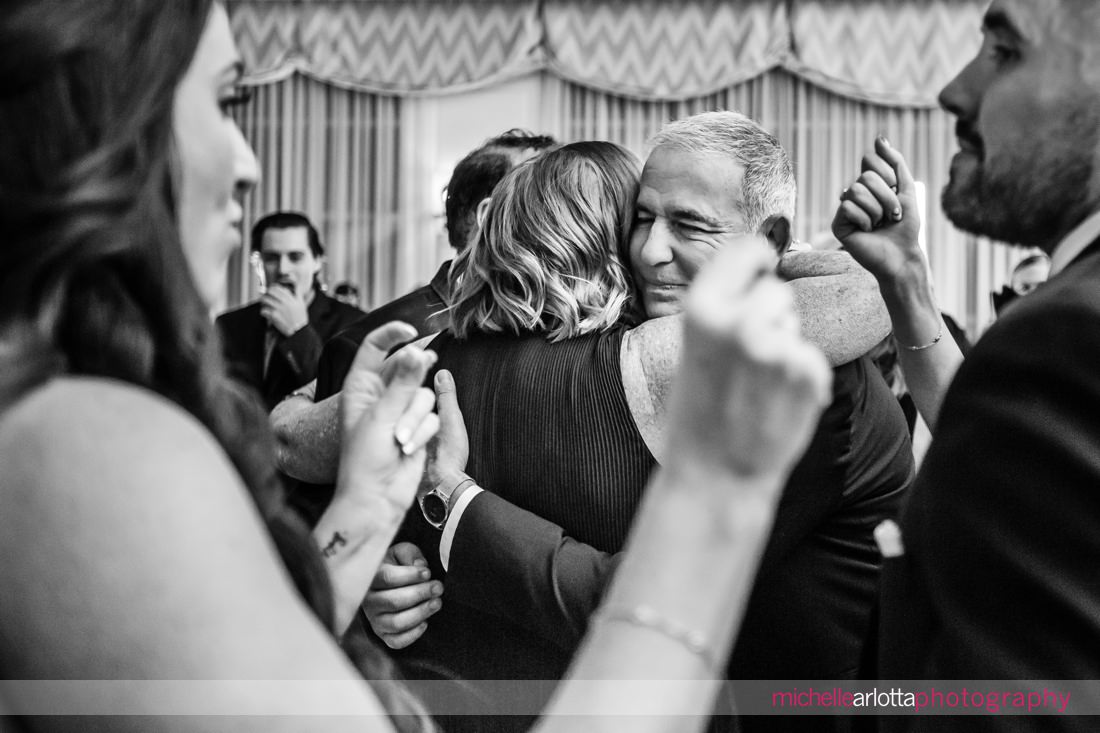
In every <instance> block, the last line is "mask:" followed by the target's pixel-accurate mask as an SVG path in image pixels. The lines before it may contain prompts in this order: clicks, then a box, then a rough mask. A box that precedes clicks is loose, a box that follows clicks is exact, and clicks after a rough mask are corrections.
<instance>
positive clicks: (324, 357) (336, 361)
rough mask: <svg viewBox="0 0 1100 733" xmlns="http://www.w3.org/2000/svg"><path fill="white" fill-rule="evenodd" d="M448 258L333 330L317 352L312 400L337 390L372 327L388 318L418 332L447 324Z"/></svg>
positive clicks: (428, 331) (423, 334) (423, 332)
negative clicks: (406, 289)
mask: <svg viewBox="0 0 1100 733" xmlns="http://www.w3.org/2000/svg"><path fill="white" fill-rule="evenodd" d="M450 271H451V261H450V260H447V261H446V262H444V263H443V264H442V265H441V266H440V268H439V270H438V271H437V272H436V273H435V275H434V276H433V277H432V280H431V282H429V283H428V284H427V285H424V286H422V287H419V288H417V289H416V290H413V291H412V292H410V293H406V294H405V295H402V296H401V297H400V298H398V299H397V300H391V301H390V302H389V303H386V304H385V305H382V306H379V307H378V308H375V309H374V310H372V311H371V312H370V314H369V315H366V316H363V317H362V318H360V319H359V320H357V321H355V322H354V323H352V324H350V325H349V326H348V327H347V328H346V329H344V330H343V331H341V332H340V333H338V334H336V335H335V336H334V337H333V338H332V339H331V340H329V342H328V343H327V344H325V348H324V351H322V352H321V358H320V360H319V361H318V364H317V391H316V393H315V395H314V400H316V401H317V402H320V401H321V400H323V399H325V398H326V397H331V396H332V395H334V394H336V393H337V392H339V391H340V390H341V389H342V388H343V386H344V379H346V378H347V376H348V370H349V369H351V363H352V361H353V360H354V359H355V352H357V351H358V350H359V345H360V344H362V343H363V339H365V338H366V337H367V334H369V333H370V332H371V331H373V330H374V329H376V328H378V327H379V326H384V325H385V324H387V323H389V322H390V321H404V322H405V323H407V324H409V325H410V326H412V327H413V328H415V329H416V332H417V333H418V334H420V335H421V336H427V335H429V334H432V333H435V332H437V331H442V330H443V329H444V328H445V327H446V326H447V314H446V313H445V312H444V311H445V309H446V308H447V273H449V272H450Z"/></svg>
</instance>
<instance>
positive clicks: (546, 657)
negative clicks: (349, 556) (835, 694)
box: [366, 112, 913, 731]
mask: <svg viewBox="0 0 1100 733" xmlns="http://www.w3.org/2000/svg"><path fill="white" fill-rule="evenodd" d="M653 146H654V147H653V151H652V153H651V154H650V156H649V158H648V161H647V162H646V165H645V168H644V171H643V173H642V177H641V186H640V191H639V194H638V198H637V215H636V223H635V227H634V230H633V232H632V234H631V241H630V247H629V255H630V263H631V267H632V270H633V274H634V277H635V281H636V285H637V288H638V291H639V293H640V297H641V300H642V303H643V305H644V307H645V311H646V315H647V316H648V317H650V318H652V319H656V320H651V321H649V322H647V323H646V324H643V325H642V326H640V327H638V328H637V329H635V330H634V331H632V332H631V333H630V334H628V337H627V338H626V339H624V346H623V349H622V355H621V359H622V363H621V367H622V374H623V386H624V389H625V391H626V397H627V401H628V402H629V403H630V407H631V414H632V415H633V416H634V419H635V422H636V424H637V429H638V431H639V433H640V434H641V435H642V436H643V438H646V443H647V444H649V445H653V444H656V445H658V446H659V445H661V443H662V441H661V431H662V423H663V419H662V418H663V416H662V415H660V414H659V413H658V410H657V409H656V408H654V406H653V402H655V401H658V400H653V399H651V396H652V395H653V394H659V393H660V390H661V388H662V385H661V384H655V383H654V379H658V380H659V379H660V378H659V377H654V376H653V375H663V374H669V373H672V372H673V371H674V368H675V367H674V365H675V362H676V360H677V358H678V352H679V340H678V338H677V335H678V331H676V329H675V328H670V329H669V330H668V338H667V339H666V340H665V341H664V342H663V343H662V342H660V341H656V342H655V341H654V339H652V338H644V339H643V338H631V336H633V335H634V334H636V333H639V332H642V331H645V332H646V333H647V334H650V333H651V332H652V331H653V330H660V329H659V326H660V325H662V324H664V325H667V324H675V323H676V322H677V321H678V319H676V318H664V316H675V315H676V314H678V313H680V312H681V310H682V300H683V298H684V296H685V294H686V291H687V286H688V284H689V283H690V282H691V280H692V279H693V278H694V277H695V275H696V273H697V271H698V269H699V267H700V266H701V265H702V264H703V263H705V262H707V261H708V260H709V259H710V258H711V257H712V256H713V255H714V254H715V253H716V252H717V251H719V250H721V249H723V248H725V247H731V246H741V243H742V242H743V241H745V240H744V235H745V234H747V233H752V234H759V235H762V236H763V237H766V238H767V239H768V240H769V241H770V242H771V243H772V245H773V246H774V248H775V251H776V253H777V262H779V255H782V254H784V253H786V252H787V250H788V248H789V246H790V244H791V220H792V217H793V213H794V206H795V183H794V178H793V173H792V169H791V164H790V161H789V160H788V158H787V155H786V153H785V151H784V150H783V149H782V147H781V146H780V145H779V144H778V142H777V141H776V140H775V138H774V137H772V136H771V135H769V134H768V133H767V132H766V131H764V130H763V129H762V128H760V126H759V125H757V124H756V123H755V122H753V121H752V120H750V119H749V118H747V117H745V116H743V115H740V114H736V113H733V112H716V113H707V114H703V115H697V116H695V117H691V118H688V119H685V120H681V121H678V122H674V123H671V124H670V125H668V126H667V127H666V128H665V129H664V130H662V131H661V133H659V134H658V135H657V136H656V137H655V138H654V140H653ZM815 257H816V256H813V255H812V256H810V257H807V258H800V256H798V255H788V256H787V258H784V259H785V265H786V266H788V267H790V266H795V265H799V261H800V259H804V260H805V262H809V263H820V262H821V260H818V259H815ZM832 257H839V258H845V257H846V255H832ZM781 269H782V268H781ZM822 280H823V281H824V282H823V283H821V289H822V291H826V290H829V289H830V288H831V289H832V294H831V295H829V296H828V297H823V292H817V293H815V292H813V288H812V287H811V288H810V289H808V290H807V289H805V288H803V289H802V290H801V291H796V292H798V293H799V294H798V295H796V297H798V298H800V299H803V300H802V304H801V310H802V312H803V313H809V314H810V315H812V316H816V317H815V318H809V319H806V320H807V321H809V322H810V323H811V324H813V325H812V326H811V328H812V329H818V330H819V332H818V333H817V334H816V335H815V334H813V333H811V334H809V337H810V340H811V341H813V340H815V339H817V340H818V343H821V340H826V341H827V340H828V339H827V336H826V335H825V334H826V333H827V330H828V328H829V327H830V319H831V318H832V317H835V318H836V319H841V318H842V316H843V315H844V309H845V304H844V301H845V299H846V297H847V296H848V295H849V293H848V292H847V291H845V290H844V289H839V290H838V289H837V288H836V286H835V284H829V283H828V278H822ZM799 282H802V281H799ZM830 298H831V300H830ZM811 302H813V303H817V304H818V305H817V308H818V309H819V312H816V313H815V312H814V311H813V307H812V306H810V305H808V304H809V303H811ZM821 303H827V305H825V306H822V305H820V304H821ZM853 307H854V306H853ZM822 310H824V311H828V316H826V314H824V313H822V312H820V311H822ZM853 315H854V317H855V318H861V317H863V316H864V315H866V313H865V312H863V311H859V312H855V313H853ZM871 320H874V318H873V317H872V318H871ZM654 326H658V328H657V329H654ZM856 330H858V329H856ZM874 336H875V335H874V334H870V335H869V337H870V338H874ZM831 345H832V346H833V347H834V348H833V349H832V350H833V351H834V353H835V351H836V349H835V347H836V344H835V343H834V344H831ZM858 353H860V352H859V351H858V350H857V351H856V352H855V353H852V354H849V355H848V358H849V359H851V358H852V357H853V356H856V355H857V354H858ZM841 360H843V357H842V359H841ZM835 361H836V360H835V359H834V363H835ZM834 372H835V377H834V401H833V403H832V405H831V406H830V408H829V409H828V410H827V411H826V413H825V415H824V416H823V418H822V421H821V423H820V425H819V426H818V430H817V433H816V435H815V437H814V440H813V442H812V444H811V446H810V448H809V450H808V452H807V454H806V456H805V457H804V458H803V459H802V461H801V462H800V463H799V464H798V465H797V467H796V468H795V469H794V472H793V473H792V475H791V477H790V480H789V482H788V484H787V488H786V491H785V494H784V497H783V499H782V501H781V503H780V506H779V509H778V514H777V516H776V520H775V530H774V532H773V535H772V537H771V540H770V541H769V544H768V546H767V548H766V550H765V553H764V557H763V560H762V566H761V570H760V573H759V576H758V580H757V583H756V585H755V587H754V590H753V593H752V597H751V598H750V601H749V605H748V609H747V611H746V614H745V619H744V623H743V625H742V630H741V634H740V636H739V639H738V642H737V644H736V646H735V648H734V650H733V654H732V659H731V660H730V663H729V667H728V670H727V672H726V673H727V674H728V675H729V676H730V677H731V678H733V679H745V678H756V679H836V678H842V677H848V676H851V675H853V674H854V671H855V669H856V667H857V666H858V661H859V657H860V652H861V649H862V644H863V640H864V637H865V635H866V633H867V627H868V620H869V616H870V609H871V606H872V604H873V597H874V593H875V588H876V583H877V578H878V570H879V557H878V551H877V549H876V547H875V544H874V541H873V538H872V530H873V528H874V526H875V525H876V524H877V523H878V522H880V521H881V520H882V519H883V518H886V517H890V516H893V515H894V514H895V513H896V511H897V509H898V505H899V502H900V500H901V497H902V495H903V493H904V490H905V488H906V487H907V486H908V483H909V480H910V478H911V475H912V470H913V465H912V455H911V452H910V445H909V441H908V433H907V430H906V427H905V421H904V418H903V417H902V415H901V412H900V409H899V408H898V405H897V402H896V400H894V398H893V396H892V395H891V393H890V392H889V390H888V388H887V387H886V385H885V384H884V383H883V381H882V379H881V377H880V375H879V374H878V372H877V370H875V369H874V368H873V367H872V366H871V365H870V363H869V362H868V360H867V359H866V358H856V359H854V360H851V361H847V363H844V364H842V365H840V366H837V367H836V368H835V370H834ZM632 373H634V374H640V375H641V378H640V380H637V381H640V382H641V383H643V384H645V385H646V387H647V389H641V390H632V389H631V382H632V381H636V380H631V379H628V377H629V376H630V375H631V374H632ZM466 378H467V379H470V378H472V377H466ZM459 381H461V380H459ZM462 394H463V391H462V389H461V388H460V389H459V393H458V395H457V398H458V400H461V398H462ZM440 410H441V418H442V419H443V422H444V433H445V439H444V442H443V445H442V446H441V449H440V451H439V457H438V459H437V461H436V462H435V464H434V466H433V468H432V476H431V479H432V483H433V485H434V487H435V494H436V498H434V499H433V500H432V506H433V508H432V513H431V516H429V515H428V511H429V510H428V508H427V505H425V509H424V511H425V518H426V519H427V520H428V521H427V522H422V523H421V527H420V529H419V530H418V531H416V532H414V533H413V534H411V535H408V536H409V537H410V538H415V539H416V541H417V542H418V544H419V545H420V546H421V547H422V548H423V549H424V550H425V551H427V552H428V556H429V560H430V561H431V565H432V566H433V568H434V569H435V570H436V573H437V574H438V572H439V571H440V570H444V571H446V572H447V576H446V586H447V592H446V600H445V602H443V603H442V610H440V611H438V613H437V614H436V615H435V617H434V618H433V619H432V620H431V623H430V624H428V623H427V621H426V619H427V618H428V617H429V616H431V615H432V614H433V613H435V609H437V608H439V606H440V602H441V599H439V598H435V597H433V595H432V592H431V591H432V585H433V584H431V583H429V584H424V585H417V584H416V583H415V582H410V584H409V585H404V586H402V585H401V584H400V583H396V582H391V581H393V580H394V579H396V578H398V577H400V576H401V573H402V571H403V570H404V569H403V568H402V567H401V564H400V563H398V562H394V563H393V564H392V565H391V566H390V568H389V572H390V573H391V575H390V576H389V577H388V578H387V577H384V575H383V576H380V577H379V581H378V583H377V584H376V589H378V590H377V592H375V593H373V594H372V595H371V596H370V597H368V600H367V604H366V607H367V609H368V615H369V617H370V621H371V624H372V627H373V628H374V630H375V632H376V633H378V634H379V635H380V636H381V637H382V638H383V639H384V640H386V641H387V643H390V645H391V646H394V647H402V646H408V645H409V644H412V642H413V641H414V640H416V639H417V637H420V636H421V634H424V638H423V639H422V640H420V641H418V642H416V643H415V644H412V646H411V647H410V648H407V649H405V650H404V653H403V656H404V657H405V658H406V659H408V660H415V661H417V662H420V663H428V664H429V666H431V667H432V668H439V667H440V666H442V667H448V668H450V671H451V672H453V673H457V674H458V675H459V676H461V677H464V678H467V679H475V680H476V679H495V678H496V677H495V676H499V675H501V674H509V675H515V676H521V677H527V678H534V679H546V678H548V676H550V675H556V676H560V674H561V673H563V672H564V671H565V668H564V666H563V665H564V664H565V663H567V661H568V658H569V653H570V651H571V650H572V649H573V648H575V646H576V644H577V643H579V641H580V639H581V636H582V635H583V633H584V630H585V628H586V625H587V624H588V620H589V615H590V614H591V612H592V611H594V610H595V608H596V605H597V604H598V602H599V599H600V597H601V594H602V592H603V589H604V588H605V587H606V585H607V583H608V582H609V579H610V577H611V575H612V573H613V572H614V569H615V567H616V565H617V561H618V555H616V554H608V553H604V552H600V551H598V550H596V549H595V548H593V547H591V546H588V545H585V544H582V543H580V542H577V541H575V540H573V539H571V538H570V529H569V527H563V526H558V525H555V524H553V523H551V522H549V521H547V520H545V519H543V518H542V517H540V516H536V515H535V514H534V513H532V512H529V511H527V510H525V509H524V508H523V507H521V506H517V505H516V504H514V503H511V502H509V501H508V500H507V499H508V497H509V496H510V495H511V494H512V492H511V491H510V487H509V486H508V485H507V484H506V482H502V481H501V479H500V477H499V474H500V470H498V467H495V466H494V464H493V462H492V461H486V460H484V458H482V459H481V460H479V462H478V465H479V466H480V468H479V469H478V472H479V473H482V475H477V476H475V478H477V480H478V481H480V482H481V484H482V486H484V487H486V488H487V489H488V490H480V487H476V486H472V485H471V483H472V481H471V480H469V477H467V476H466V474H465V473H464V468H465V466H464V464H465V453H466V436H465V431H464V427H463V424H462V419H461V415H459V414H458V407H457V400H456V395H455V393H454V392H453V391H449V390H447V389H444V390H443V391H442V393H441V394H440ZM654 435H656V436H657V438H656V440H650V439H649V436H654ZM470 437H471V439H472V441H473V443H474V445H473V447H472V450H471V453H473V454H474V455H481V452H482V448H483V446H485V445H486V441H488V440H495V441H497V443H499V442H500V441H502V440H511V439H512V437H511V436H495V437H487V436H483V435H479V434H478V433H477V432H476V431H475V433H473V434H472V435H471V436H470ZM602 437H603V438H604V439H606V436H602ZM654 452H655V453H656V452H657V451H654ZM553 460H561V459H560V458H556V459H553ZM548 461H549V462H550V463H552V460H550V459H548ZM486 474H488V475H486ZM551 480H552V479H551ZM559 490H560V496H561V501H562V502H568V501H569V496H571V495H572V492H574V491H580V490H581V487H571V486H561V487H559ZM440 496H442V499H440ZM436 504H443V505H441V506H435V505H436ZM428 523H430V524H431V525H432V526H431V527H428ZM408 551H409V550H408V547H407V546H406V548H405V549H404V550H398V551H397V552H396V553H395V554H400V553H401V552H408ZM437 551H438V555H437V554H436V553H437ZM746 561H749V559H746ZM699 562H707V559H706V558H700V559H699ZM408 570H411V571H412V572H410V573H409V579H410V581H414V580H415V579H414V574H415V573H416V572H417V569H416V568H409V569H408ZM384 573H385V571H384ZM434 582H437V581H433V583H434ZM391 586H398V587H391ZM632 622H636V623H641V624H643V625H645V624H647V623H649V622H647V621H646V619H645V618H642V617H639V618H637V619H633V621H632ZM653 631H654V633H668V631H669V629H668V628H666V627H663V626H662V625H661V624H659V623H655V624H653ZM675 636H676V635H675V634H672V637H673V638H672V639H671V640H670V641H671V643H676V638H675ZM707 653H709V654H713V655H716V656H717V657H719V658H721V657H722V650H719V649H714V650H708V651H707ZM719 661H720V662H722V663H723V664H724V662H725V661H726V660H725V659H724V658H721V659H720V660H719ZM504 670H507V673H506V672H504ZM517 670H520V671H517ZM719 674H720V673H719ZM494 722H495V723H496V724H497V725H498V726H501V725H502V721H499V720H498V721H494ZM724 722H725V723H726V724H728V725H731V726H732V725H740V726H741V728H742V729H746V730H748V729H751V730H760V729H766V728H767V727H768V726H769V725H770V722H769V719H765V718H757V719H746V720H742V721H738V722H737V723H736V724H735V723H733V722H732V721H731V720H729V719H727V720H726V721H724ZM776 722H781V723H782V724H783V729H785V730H790V729H791V728H790V725H791V722H792V719H791V718H782V719H776ZM482 724H488V723H487V722H486V721H482V723H479V725H482ZM796 725H797V726H799V729H801V728H802V727H805V728H807V729H810V730H825V731H832V730H837V729H841V730H843V729H845V728H846V726H847V721H845V720H843V719H841V718H818V719H800V720H799V721H797V722H796ZM504 727H507V726H504ZM518 727H522V726H521V725H517V728H518Z"/></svg>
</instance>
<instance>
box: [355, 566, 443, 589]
mask: <svg viewBox="0 0 1100 733" xmlns="http://www.w3.org/2000/svg"><path fill="white" fill-rule="evenodd" d="M430 578H431V572H430V571H429V570H428V568H427V567H422V566H420V565H397V564H395V563H393V562H389V561H386V562H383V563H382V564H381V565H379V566H378V570H377V571H376V572H375V573H374V578H373V579H372V580H371V584H370V587H371V588H372V589H374V590H391V589H393V588H404V587H406V586H410V585H417V584H419V583H424V582H427V581H428V580H429V579H430Z"/></svg>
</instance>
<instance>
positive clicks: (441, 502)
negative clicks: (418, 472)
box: [420, 478, 474, 530]
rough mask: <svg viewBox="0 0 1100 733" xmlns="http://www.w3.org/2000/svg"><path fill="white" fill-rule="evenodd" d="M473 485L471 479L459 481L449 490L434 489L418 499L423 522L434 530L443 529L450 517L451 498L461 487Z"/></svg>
mask: <svg viewBox="0 0 1100 733" xmlns="http://www.w3.org/2000/svg"><path fill="white" fill-rule="evenodd" d="M472 483H474V480H473V479H472V478H466V479H463V480H461V481H459V482H458V483H457V484H455V485H454V486H453V487H452V488H450V489H441V488H438V487H437V488H434V489H432V490H431V491H429V492H428V493H427V494H424V495H423V496H421V497H420V513H421V514H423V515H424V521H425V522H427V523H428V524H430V525H432V526H433V527H435V528H436V529H439V530H441V529H443V525H445V524H446V523H447V519H448V517H450V516H451V498H452V497H453V496H454V495H455V494H457V493H458V490H459V489H461V488H462V487H463V486H467V485H469V484H472Z"/></svg>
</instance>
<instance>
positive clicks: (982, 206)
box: [942, 105, 1100, 253]
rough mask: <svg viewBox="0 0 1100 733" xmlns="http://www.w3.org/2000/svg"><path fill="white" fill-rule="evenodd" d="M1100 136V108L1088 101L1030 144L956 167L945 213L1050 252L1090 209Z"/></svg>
mask: <svg viewBox="0 0 1100 733" xmlns="http://www.w3.org/2000/svg"><path fill="white" fill-rule="evenodd" d="M1098 140H1100V112H1098V111H1097V110H1096V109H1095V108H1093V107H1092V106H1084V105H1082V106H1080V107H1078V109H1076V110H1075V111H1074V112H1073V113H1072V114H1069V115H1066V116H1065V117H1064V118H1063V121H1062V123H1061V124H1060V125H1059V126H1058V128H1057V130H1055V131H1053V132H1050V131H1044V133H1043V138H1042V140H1036V141H1034V142H1033V143H1032V145H1031V146H1030V148H1029V149H1027V150H1018V151H1017V152H1016V153H1014V154H1012V155H1011V156H1008V155H1002V156H1001V157H999V158H998V159H996V160H992V161H990V160H987V159H985V158H984V157H983V158H982V159H980V160H977V161H976V165H974V166H973V167H972V168H971V169H970V170H969V171H966V172H965V173H961V172H960V173H959V174H958V175H956V173H955V170H954V167H952V173H951V180H950V181H949V182H948V184H947V186H945V187H944V189H943V195H942V204H943V210H944V213H946V214H947V218H948V219H950V220H951V222H952V223H953V224H955V226H957V227H959V228H960V229H963V230H964V231H967V232H970V233H972V234H977V235H980V236H985V237H989V238H991V239H995V240H998V241H1001V242H1008V243H1011V244H1019V245H1022V246H1025V247H1041V248H1042V249H1044V250H1047V251H1048V253H1049V250H1050V249H1051V248H1053V247H1054V245H1056V244H1057V243H1058V241H1059V240H1060V239H1061V237H1063V236H1064V235H1065V234H1066V233H1068V231H1069V230H1070V229H1072V227H1073V226H1075V225H1076V224H1077V223H1078V222H1079V221H1080V220H1081V219H1082V218H1084V216H1086V215H1087V214H1088V213H1089V212H1088V208H1087V207H1088V204H1089V202H1090V195H1089V189H1090V184H1091V180H1092V172H1093V156H1094V155H1095V154H1096V150H1097V141H1098ZM971 155H973V153H971Z"/></svg>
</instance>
